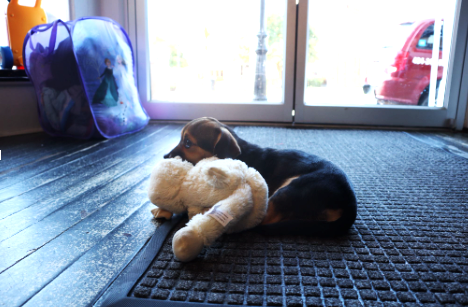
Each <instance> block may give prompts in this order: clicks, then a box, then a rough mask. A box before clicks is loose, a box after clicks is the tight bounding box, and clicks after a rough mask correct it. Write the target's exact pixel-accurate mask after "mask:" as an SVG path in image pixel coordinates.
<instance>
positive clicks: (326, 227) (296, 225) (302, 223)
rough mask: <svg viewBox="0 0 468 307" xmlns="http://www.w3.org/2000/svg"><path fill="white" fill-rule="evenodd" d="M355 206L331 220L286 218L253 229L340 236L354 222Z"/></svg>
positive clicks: (294, 233) (277, 232) (281, 233)
mask: <svg viewBox="0 0 468 307" xmlns="http://www.w3.org/2000/svg"><path fill="white" fill-rule="evenodd" d="M356 215H357V207H356V206H355V205H354V206H350V207H348V208H347V210H345V211H344V213H343V215H342V216H341V217H340V218H339V219H337V220H336V221H333V222H326V221H307V220H286V221H281V222H278V223H273V224H266V225H259V226H257V227H255V228H254V229H253V230H254V231H256V232H258V233H261V234H264V235H303V236H304V235H305V236H323V237H330V236H341V235H345V234H346V233H347V232H348V230H349V228H351V226H352V225H353V224H354V221H355V220H356Z"/></svg>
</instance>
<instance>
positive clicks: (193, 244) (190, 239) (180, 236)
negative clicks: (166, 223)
mask: <svg viewBox="0 0 468 307" xmlns="http://www.w3.org/2000/svg"><path fill="white" fill-rule="evenodd" d="M202 249H203V239H202V238H201V237H200V236H199V234H198V232H197V230H196V229H194V228H192V227H184V228H182V229H180V230H179V231H177V232H176V234H175V235H174V238H173V239H172V251H173V252H174V255H175V256H176V258H177V259H179V260H180V261H182V262H187V261H191V260H193V259H195V258H196V257H197V256H198V254H200V252H201V251H202Z"/></svg>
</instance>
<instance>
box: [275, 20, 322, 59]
mask: <svg viewBox="0 0 468 307" xmlns="http://www.w3.org/2000/svg"><path fill="white" fill-rule="evenodd" d="M284 21H285V19H284V18H283V17H282V16H280V15H270V16H268V18H267V33H268V45H269V47H271V48H272V49H279V48H283V45H284V43H285V42H284V35H283V31H286V28H285V27H284ZM308 40H309V44H308V54H307V55H308V61H309V62H314V61H315V60H316V59H317V51H316V46H317V42H318V37H317V35H316V34H315V33H314V31H313V30H312V29H311V28H309V37H308ZM277 44H281V46H276V45H277ZM269 49H270V48H269Z"/></svg>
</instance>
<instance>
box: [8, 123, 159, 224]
mask: <svg viewBox="0 0 468 307" xmlns="http://www.w3.org/2000/svg"><path fill="white" fill-rule="evenodd" d="M165 128H167V127H161V128H159V129H158V130H156V131H153V133H151V134H148V135H144V134H142V136H141V138H140V139H139V140H138V141H134V140H133V139H126V140H122V142H119V143H113V144H112V145H113V146H112V145H111V144H102V145H101V144H99V145H101V146H94V147H92V148H91V149H89V150H88V151H87V152H83V151H82V150H80V151H79V152H78V154H79V155H80V156H81V157H80V158H78V159H75V160H74V161H71V162H68V163H64V162H65V161H62V160H59V161H55V163H54V164H57V163H58V164H59V166H56V167H52V165H49V169H48V170H47V171H45V172H42V173H40V174H38V175H36V176H33V177H31V178H27V179H25V180H22V181H21V182H18V183H16V184H14V185H12V186H9V187H8V188H5V189H2V190H0V208H1V206H2V202H3V201H4V200H7V199H10V198H12V197H18V196H21V195H23V193H25V192H30V193H29V194H30V195H34V194H35V193H34V192H36V193H41V191H34V192H33V190H35V189H37V188H39V187H44V186H46V185H47V186H48V189H55V188H56V187H54V185H53V183H54V182H55V183H57V184H59V185H63V183H62V181H57V179H60V178H62V177H65V176H69V177H70V178H72V180H75V181H76V180H79V179H80V176H81V177H84V176H85V172H90V171H91V170H86V168H88V167H96V168H102V169H104V168H106V167H107V165H108V164H109V163H114V164H115V163H117V161H120V160H122V159H125V158H126V157H125V156H122V157H118V155H119V153H120V152H121V151H124V150H127V152H128V151H131V150H133V149H139V148H143V147H145V146H148V145H147V144H144V142H143V141H144V140H145V139H146V138H147V137H150V136H152V135H154V134H156V133H158V132H159V131H161V130H164V129H165ZM105 145H109V146H105ZM131 147H132V148H131ZM135 147H138V148H135ZM83 155H84V156H83ZM111 156H112V157H114V156H117V158H116V159H113V158H112V157H111ZM44 164H46V163H44ZM83 170H84V172H82V173H80V172H81V171H83ZM91 172H92V171H91ZM74 174H75V175H76V174H79V176H78V177H76V176H75V175H74ZM70 184H72V183H71V182H70ZM62 188H65V186H62ZM43 194H45V193H43ZM31 197H34V196H31ZM36 199H37V198H36ZM0 212H1V209H0ZM1 218H2V215H1V213H0V219H1Z"/></svg>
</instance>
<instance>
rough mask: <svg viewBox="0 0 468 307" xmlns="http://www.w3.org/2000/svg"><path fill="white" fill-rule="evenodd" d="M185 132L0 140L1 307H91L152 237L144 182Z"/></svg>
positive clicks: (176, 128)
mask: <svg viewBox="0 0 468 307" xmlns="http://www.w3.org/2000/svg"><path fill="white" fill-rule="evenodd" d="M181 128H182V125H162V124H151V125H149V126H148V127H147V128H145V129H144V130H143V131H141V132H139V133H136V134H132V135H127V136H124V137H121V138H117V139H111V140H93V141H80V140H71V139H63V138H53V137H49V136H47V135H46V134H43V133H39V134H31V135H24V136H17V137H8V138H1V139H0V150H1V151H2V159H1V161H0V306H8V307H13V306H35V307H36V306H87V305H89V304H91V303H92V302H93V301H94V300H95V299H96V298H97V297H98V296H99V295H100V294H101V293H102V291H103V290H104V289H105V288H106V286H107V285H108V283H109V282H110V281H111V280H112V279H113V278H114V277H115V276H116V275H117V274H118V273H119V272H120V271H121V270H122V268H123V267H124V266H125V265H126V264H127V263H128V262H129V261H130V260H131V259H132V258H133V257H134V256H135V255H136V253H137V252H138V251H139V250H140V249H141V248H142V246H144V244H145V243H146V242H147V241H148V239H149V238H150V237H151V235H152V234H153V233H154V231H155V229H156V227H157V225H156V223H155V222H154V220H153V219H152V216H151V214H150V213H149V211H150V208H151V207H152V204H150V203H149V201H148V197H147V194H146V186H147V182H148V177H149V174H150V171H151V169H152V167H153V165H154V164H155V163H156V162H157V161H158V160H160V159H162V156H163V154H164V153H166V152H168V150H169V149H171V148H172V147H173V146H174V145H175V144H176V143H177V142H178V141H179V138H180V130H181ZM443 136H445V137H447V138H452V137H451V136H450V135H448V134H447V135H443ZM452 139H453V138H452ZM462 140H464V142H466V137H465V138H462ZM465 144H466V143H465Z"/></svg>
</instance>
